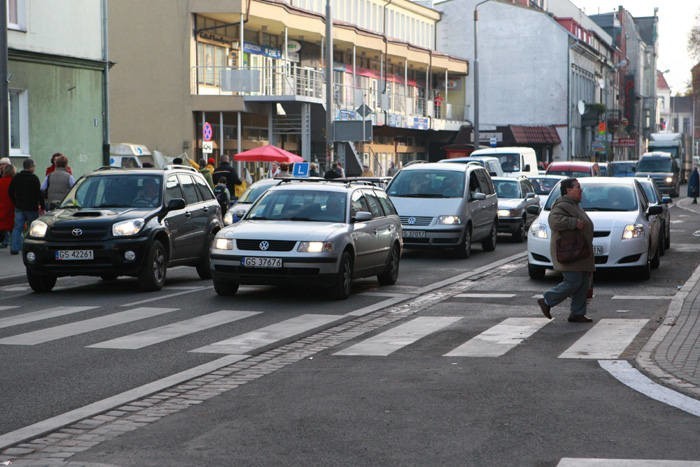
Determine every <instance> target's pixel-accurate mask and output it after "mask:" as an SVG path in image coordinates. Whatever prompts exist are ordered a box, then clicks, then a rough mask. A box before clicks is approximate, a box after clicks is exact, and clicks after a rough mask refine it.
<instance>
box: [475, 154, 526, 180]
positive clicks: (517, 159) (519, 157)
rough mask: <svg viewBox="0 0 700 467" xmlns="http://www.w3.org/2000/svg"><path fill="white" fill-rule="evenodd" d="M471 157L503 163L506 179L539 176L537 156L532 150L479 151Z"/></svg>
mask: <svg viewBox="0 0 700 467" xmlns="http://www.w3.org/2000/svg"><path fill="white" fill-rule="evenodd" d="M469 156H470V157H476V156H492V157H497V158H498V160H499V161H500V162H501V168H502V169H503V173H504V175H505V176H506V177H520V176H523V175H524V176H526V177H534V176H536V175H539V170H538V169H537V154H535V150H534V149H532V148H526V147H503V148H485V149H477V150H476V151H474V152H472V153H471V154H469Z"/></svg>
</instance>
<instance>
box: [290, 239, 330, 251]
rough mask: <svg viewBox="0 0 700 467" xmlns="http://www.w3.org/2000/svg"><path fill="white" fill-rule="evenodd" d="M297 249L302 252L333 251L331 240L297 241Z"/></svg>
mask: <svg viewBox="0 0 700 467" xmlns="http://www.w3.org/2000/svg"><path fill="white" fill-rule="evenodd" d="M297 251H300V252H303V253H330V252H332V251H333V242H299V246H298V247H297Z"/></svg>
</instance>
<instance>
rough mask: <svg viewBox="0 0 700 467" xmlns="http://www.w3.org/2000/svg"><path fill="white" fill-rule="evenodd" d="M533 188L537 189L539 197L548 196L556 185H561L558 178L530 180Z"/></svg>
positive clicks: (534, 178) (535, 178)
mask: <svg viewBox="0 0 700 467" xmlns="http://www.w3.org/2000/svg"><path fill="white" fill-rule="evenodd" d="M530 181H531V182H532V186H533V187H535V193H537V194H538V195H548V194H549V192H550V191H552V188H554V185H556V184H557V183H559V179H558V178H537V177H533V178H530Z"/></svg>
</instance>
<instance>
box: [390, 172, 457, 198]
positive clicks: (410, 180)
mask: <svg viewBox="0 0 700 467" xmlns="http://www.w3.org/2000/svg"><path fill="white" fill-rule="evenodd" d="M387 193H388V194H389V196H402V197H408V198H462V197H463V196H464V172H455V171H451V170H402V171H401V172H399V173H398V174H396V177H394V179H393V180H392V181H391V185H389V187H388V189H387Z"/></svg>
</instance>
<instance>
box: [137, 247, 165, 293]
mask: <svg viewBox="0 0 700 467" xmlns="http://www.w3.org/2000/svg"><path fill="white" fill-rule="evenodd" d="M167 270H168V255H167V253H166V251H165V247H164V246H163V244H162V243H161V242H160V241H158V240H154V241H153V244H152V245H151V248H150V249H149V250H148V254H147V255H146V260H145V261H144V263H143V269H142V270H141V273H140V274H139V287H140V288H141V290H144V291H149V292H152V291H156V290H160V289H162V288H163V285H165V276H166V274H167Z"/></svg>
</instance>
